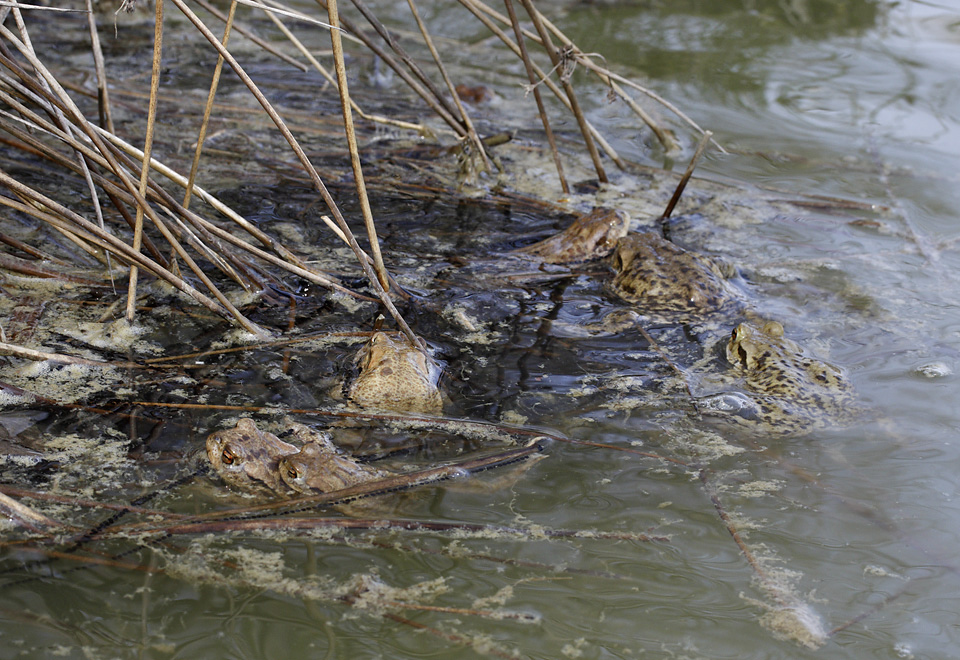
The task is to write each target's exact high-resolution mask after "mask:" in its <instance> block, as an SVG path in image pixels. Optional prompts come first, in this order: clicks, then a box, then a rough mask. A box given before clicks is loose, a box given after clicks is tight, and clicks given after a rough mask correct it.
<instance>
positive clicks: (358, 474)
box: [279, 436, 393, 494]
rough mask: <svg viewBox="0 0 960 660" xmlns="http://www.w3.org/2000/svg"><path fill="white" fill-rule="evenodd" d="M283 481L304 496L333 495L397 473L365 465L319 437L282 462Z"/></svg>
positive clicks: (281, 475)
mask: <svg viewBox="0 0 960 660" xmlns="http://www.w3.org/2000/svg"><path fill="white" fill-rule="evenodd" d="M279 470H280V478H281V479H283V481H284V482H285V483H286V484H287V486H289V487H290V488H292V489H293V490H295V491H297V492H299V493H304V494H316V493H329V492H330V491H333V490H341V489H343V488H349V487H350V486H356V485H357V484H362V483H366V482H368V481H377V480H380V479H385V478H387V477H389V476H393V473H390V472H385V471H383V470H379V469H377V468H375V467H371V466H369V465H363V464H362V463H359V462H357V461H356V460H355V459H353V458H351V457H350V456H347V455H346V454H344V453H343V452H342V451H340V449H338V448H337V447H336V446H335V445H334V444H333V443H332V442H330V440H329V438H327V437H326V436H319V437H316V438H314V439H313V440H312V441H310V442H308V443H306V444H304V445H303V448H302V449H301V450H300V451H299V452H298V453H296V454H289V455H287V456H284V457H283V458H282V459H280V465H279Z"/></svg>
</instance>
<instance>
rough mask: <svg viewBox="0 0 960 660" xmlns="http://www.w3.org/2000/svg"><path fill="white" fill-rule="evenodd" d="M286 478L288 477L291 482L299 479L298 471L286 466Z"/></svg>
mask: <svg viewBox="0 0 960 660" xmlns="http://www.w3.org/2000/svg"><path fill="white" fill-rule="evenodd" d="M287 477H289V478H290V479H291V480H293V481H296V480H297V479H299V478H300V471H299V470H297V468H295V467H293V466H292V465H288V466H287Z"/></svg>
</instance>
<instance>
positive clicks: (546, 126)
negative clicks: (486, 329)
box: [504, 0, 570, 195]
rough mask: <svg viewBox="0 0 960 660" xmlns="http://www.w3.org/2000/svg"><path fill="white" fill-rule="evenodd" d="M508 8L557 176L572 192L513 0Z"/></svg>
mask: <svg viewBox="0 0 960 660" xmlns="http://www.w3.org/2000/svg"><path fill="white" fill-rule="evenodd" d="M504 4H505V5H506V8H507V14H509V16H510V23H511V24H512V25H513V34H514V37H515V38H516V40H517V46H518V47H519V49H520V59H521V60H523V66H524V68H525V69H526V71H527V79H528V80H529V81H530V86H531V88H532V89H533V98H534V100H535V101H536V102H537V112H539V113H540V121H541V122H543V130H544V132H545V133H546V135H547V143H548V144H549V145H550V153H551V154H553V163H554V165H555V166H556V168H557V176H558V177H559V178H560V189H561V190H563V194H565V195H569V194H570V186H569V185H568V184H567V177H566V176H565V175H564V174H563V161H562V160H560V152H559V151H557V141H556V139H555V138H554V137H553V129H552V128H551V127H550V119H549V118H548V117H547V110H546V108H545V107H544V105H543V97H542V96H540V86H539V85H537V84H536V83H537V76H536V72H534V70H533V62H531V61H530V54H529V53H527V46H526V42H525V41H524V40H523V30H522V29H521V28H520V21H518V20H517V13H516V11H514V9H513V2H512V0H504Z"/></svg>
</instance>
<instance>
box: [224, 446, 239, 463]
mask: <svg viewBox="0 0 960 660" xmlns="http://www.w3.org/2000/svg"><path fill="white" fill-rule="evenodd" d="M236 460H237V455H236V454H234V453H233V451H232V450H231V449H230V448H229V447H224V449H223V453H222V454H220V462H221V463H223V464H224V465H233V464H234V463H235V462H236Z"/></svg>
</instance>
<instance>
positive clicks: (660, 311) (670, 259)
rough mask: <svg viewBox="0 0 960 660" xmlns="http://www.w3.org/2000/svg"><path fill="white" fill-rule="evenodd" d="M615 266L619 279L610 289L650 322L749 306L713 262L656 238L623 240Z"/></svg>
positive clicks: (646, 235) (633, 236) (639, 236)
mask: <svg viewBox="0 0 960 660" xmlns="http://www.w3.org/2000/svg"><path fill="white" fill-rule="evenodd" d="M611 263H612V265H613V268H614V270H616V275H615V276H614V278H613V281H612V282H611V283H610V289H611V290H612V291H613V293H615V294H616V295H617V296H619V297H620V298H622V299H624V300H626V301H627V302H630V303H635V304H637V306H638V308H639V311H640V312H641V313H643V314H644V315H647V316H654V317H669V318H670V319H671V320H685V319H687V318H691V317H697V316H702V315H707V314H713V313H715V312H718V311H721V310H730V311H734V310H737V309H739V308H741V307H742V306H743V301H742V297H741V295H740V294H739V293H738V292H737V291H736V290H735V289H734V288H733V287H732V286H731V285H730V284H728V283H727V281H726V279H725V278H724V276H723V274H722V273H721V272H720V269H719V268H718V267H717V266H716V264H714V263H713V262H712V261H711V260H710V259H707V258H706V257H702V256H700V255H698V254H695V253H693V252H688V251H686V250H684V249H683V248H681V247H679V246H677V245H674V244H673V243H671V242H670V241H667V240H664V239H662V238H660V237H659V236H657V235H656V234H653V233H644V234H631V235H629V236H627V237H625V238H622V239H620V241H619V243H618V244H617V249H616V251H615V252H614V253H613V257H612V261H611Z"/></svg>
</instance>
